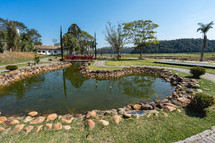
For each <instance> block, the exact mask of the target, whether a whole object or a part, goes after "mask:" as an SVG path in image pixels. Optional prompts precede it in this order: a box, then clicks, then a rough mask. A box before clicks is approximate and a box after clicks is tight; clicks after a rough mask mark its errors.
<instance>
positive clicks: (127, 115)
mask: <svg viewBox="0 0 215 143" xmlns="http://www.w3.org/2000/svg"><path fill="white" fill-rule="evenodd" d="M123 117H124V118H131V114H128V113H126V112H125V113H124V114H123Z"/></svg>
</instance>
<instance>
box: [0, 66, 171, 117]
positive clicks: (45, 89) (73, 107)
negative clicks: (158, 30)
mask: <svg viewBox="0 0 215 143" xmlns="http://www.w3.org/2000/svg"><path fill="white" fill-rule="evenodd" d="M173 90H174V87H171V85H170V83H168V82H164V81H163V80H162V79H160V78H157V77H154V76H148V75H132V76H126V77H121V78H118V79H109V80H97V79H89V78H85V77H82V76H81V74H80V73H79V71H78V67H77V66H72V67H69V68H66V69H62V70H57V71H53V72H50V73H45V74H41V75H36V76H32V77H30V78H27V79H24V80H21V81H19V82H17V83H14V84H12V85H10V86H8V87H5V88H2V89H0V112H2V114H3V115H14V114H16V115H17V114H19V115H23V114H26V113H28V112H29V111H32V110H36V111H38V112H39V113H42V114H49V113H58V114H67V113H73V114H76V113H83V112H86V111H89V110H93V109H99V110H105V109H113V108H119V107H123V106H125V105H128V104H131V103H139V102H142V101H153V100H156V99H164V98H166V97H167V96H169V95H170V94H171V92H172V91H173Z"/></svg>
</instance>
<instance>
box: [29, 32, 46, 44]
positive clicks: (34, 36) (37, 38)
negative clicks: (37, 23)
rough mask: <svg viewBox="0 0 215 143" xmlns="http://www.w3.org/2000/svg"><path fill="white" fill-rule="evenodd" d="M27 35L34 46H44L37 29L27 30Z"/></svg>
mask: <svg viewBox="0 0 215 143" xmlns="http://www.w3.org/2000/svg"><path fill="white" fill-rule="evenodd" d="M27 34H28V35H29V37H30V38H31V40H32V41H33V43H34V45H42V44H43V43H42V40H41V37H42V36H41V35H40V34H39V33H38V31H37V30H35V29H28V30H27Z"/></svg>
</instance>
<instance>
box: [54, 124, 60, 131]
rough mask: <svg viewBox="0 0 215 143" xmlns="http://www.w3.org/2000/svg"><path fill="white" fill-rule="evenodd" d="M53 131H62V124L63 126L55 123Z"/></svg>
mask: <svg viewBox="0 0 215 143" xmlns="http://www.w3.org/2000/svg"><path fill="white" fill-rule="evenodd" d="M53 129H54V130H59V129H62V124H61V123H55V124H54V128H53Z"/></svg>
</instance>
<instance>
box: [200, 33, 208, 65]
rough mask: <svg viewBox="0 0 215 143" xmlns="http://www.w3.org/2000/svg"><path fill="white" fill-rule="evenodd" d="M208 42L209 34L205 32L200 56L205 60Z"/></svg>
mask: <svg viewBox="0 0 215 143" xmlns="http://www.w3.org/2000/svg"><path fill="white" fill-rule="evenodd" d="M206 43H207V36H206V34H204V39H203V45H202V50H201V57H200V61H203V60H204V50H205V48H206Z"/></svg>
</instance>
